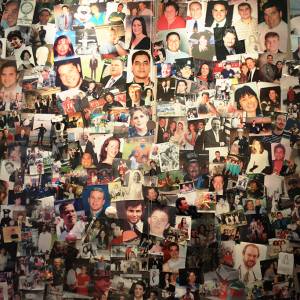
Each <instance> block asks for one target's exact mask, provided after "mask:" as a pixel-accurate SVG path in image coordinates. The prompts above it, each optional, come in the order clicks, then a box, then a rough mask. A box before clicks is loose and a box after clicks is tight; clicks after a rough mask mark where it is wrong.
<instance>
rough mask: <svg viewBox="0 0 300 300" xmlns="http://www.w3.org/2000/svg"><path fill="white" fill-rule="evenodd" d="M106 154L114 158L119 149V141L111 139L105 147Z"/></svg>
mask: <svg viewBox="0 0 300 300" xmlns="http://www.w3.org/2000/svg"><path fill="white" fill-rule="evenodd" d="M105 150H106V152H107V156H109V157H111V158H115V157H116V156H117V154H118V153H119V150H120V143H119V142H118V141H116V140H111V141H110V142H109V143H108V145H107V147H106V149H105Z"/></svg>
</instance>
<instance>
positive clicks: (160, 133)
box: [157, 125, 164, 143]
mask: <svg viewBox="0 0 300 300" xmlns="http://www.w3.org/2000/svg"><path fill="white" fill-rule="evenodd" d="M163 135H164V131H163V130H162V128H161V127H160V126H159V125H158V130H157V143H163V142H164V139H163Z"/></svg>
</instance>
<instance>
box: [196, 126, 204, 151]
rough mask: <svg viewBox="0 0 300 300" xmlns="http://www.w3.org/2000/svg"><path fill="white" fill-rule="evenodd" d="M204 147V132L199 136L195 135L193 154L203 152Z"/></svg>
mask: <svg viewBox="0 0 300 300" xmlns="http://www.w3.org/2000/svg"><path fill="white" fill-rule="evenodd" d="M203 145H204V130H203V131H202V132H201V134H200V135H197V137H196V141H195V146H194V150H195V152H200V151H202V150H203Z"/></svg>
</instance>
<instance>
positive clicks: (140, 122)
mask: <svg viewBox="0 0 300 300" xmlns="http://www.w3.org/2000/svg"><path fill="white" fill-rule="evenodd" d="M148 121H149V117H148V116H147V115H146V114H144V113H143V112H142V111H140V110H137V111H135V112H134V114H133V116H132V123H133V126H134V127H135V128H136V129H137V130H141V131H142V130H145V129H147V123H148Z"/></svg>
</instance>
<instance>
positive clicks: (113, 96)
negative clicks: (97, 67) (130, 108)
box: [104, 92, 115, 100]
mask: <svg viewBox="0 0 300 300" xmlns="http://www.w3.org/2000/svg"><path fill="white" fill-rule="evenodd" d="M108 95H110V96H112V98H113V100H115V95H114V94H113V93H112V92H107V93H106V94H105V95H104V99H105V100H106V97H107V96H108Z"/></svg>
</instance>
